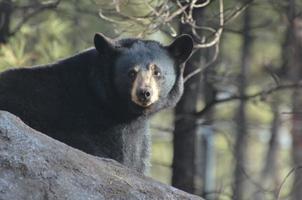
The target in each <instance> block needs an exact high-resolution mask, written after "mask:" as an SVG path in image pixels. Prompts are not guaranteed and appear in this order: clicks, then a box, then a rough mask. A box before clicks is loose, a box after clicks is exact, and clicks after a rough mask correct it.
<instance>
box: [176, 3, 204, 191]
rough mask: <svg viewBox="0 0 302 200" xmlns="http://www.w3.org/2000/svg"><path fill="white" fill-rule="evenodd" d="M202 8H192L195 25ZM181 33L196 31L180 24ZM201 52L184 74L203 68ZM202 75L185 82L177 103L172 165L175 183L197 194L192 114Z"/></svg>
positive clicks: (194, 125) (178, 186) (195, 54)
mask: <svg viewBox="0 0 302 200" xmlns="http://www.w3.org/2000/svg"><path fill="white" fill-rule="evenodd" d="M201 13H202V9H194V10H193V19H194V20H196V24H197V25H199V24H200V23H201V18H202V17H201V16H202V14H201ZM180 33H186V34H191V35H192V36H193V34H192V33H191V29H190V27H189V26H188V25H184V24H181V25H180ZM200 52H201V51H200V50H199V51H197V52H195V53H194V55H192V57H191V58H190V60H189V61H188V62H187V63H186V67H185V72H184V76H186V75H187V74H190V73H191V72H192V71H194V70H195V69H197V68H199V67H200V58H201V53H200ZM200 83H201V77H200V75H196V76H194V77H192V78H191V79H189V80H188V81H187V82H186V84H185V90H184V94H183V96H182V98H181V100H180V102H179V103H178V104H177V106H176V108H175V110H174V113H175V122H174V126H175V130H174V139H173V153H174V156H173V164H172V168H173V169H172V170H173V174H172V185H173V186H174V187H177V188H179V189H182V190H184V191H187V192H190V193H195V192H196V190H195V174H196V165H195V158H196V134H197V130H198V127H197V126H196V118H195V117H194V116H193V115H192V113H195V112H196V105H197V102H198V97H199V91H200Z"/></svg>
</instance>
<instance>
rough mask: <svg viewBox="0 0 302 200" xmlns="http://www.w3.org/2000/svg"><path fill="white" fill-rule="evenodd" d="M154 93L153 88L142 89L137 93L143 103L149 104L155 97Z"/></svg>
mask: <svg viewBox="0 0 302 200" xmlns="http://www.w3.org/2000/svg"><path fill="white" fill-rule="evenodd" d="M152 93H153V92H152V89H151V88H142V89H139V90H138V91H137V94H136V95H137V96H138V99H139V100H140V101H141V102H142V103H148V102H149V101H150V100H151V97H152V95H153V94H152Z"/></svg>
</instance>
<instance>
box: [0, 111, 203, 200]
mask: <svg viewBox="0 0 302 200" xmlns="http://www.w3.org/2000/svg"><path fill="white" fill-rule="evenodd" d="M40 199H43V200H44V199H51V200H53V199H58V200H64V199H70V200H82V199H83V200H94V199H95V200H102V199H142V200H144V199H181V200H185V199H201V198H200V197H197V196H194V195H190V194H187V193H185V192H183V191H180V190H178V189H176V188H173V187H171V186H168V185H165V184H162V183H159V182H157V181H154V180H152V179H151V178H148V177H145V176H143V175H141V174H138V173H136V172H133V171H131V170H130V169H128V168H126V167H123V166H122V165H121V164H119V163H117V162H115V161H113V160H110V159H104V158H98V157H95V156H91V155H88V154H86V153H84V152H82V151H79V150H77V149H74V148H72V147H70V146H67V145H65V144H63V143H61V142H59V141H56V140H54V139H52V138H50V137H48V136H46V135H44V134H41V133H39V132H37V131H35V130H33V129H31V128H30V127H28V126H27V125H25V124H24V123H23V122H22V121H21V120H20V119H19V118H17V117H15V116H14V115H12V114H10V113H8V112H4V111H0V200H40Z"/></svg>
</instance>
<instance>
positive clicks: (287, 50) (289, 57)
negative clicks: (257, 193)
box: [282, 0, 302, 200]
mask: <svg viewBox="0 0 302 200" xmlns="http://www.w3.org/2000/svg"><path fill="white" fill-rule="evenodd" d="M285 13H286V16H287V22H288V26H287V32H286V35H285V42H284V44H283V48H282V51H283V71H285V72H286V73H285V74H286V78H287V79H289V80H291V81H292V82H299V81H301V78H302V57H301V55H302V33H301V28H302V18H301V17H300V16H297V12H296V1H295V0H289V1H288V2H287V6H286V7H285ZM291 133H292V138H293V144H292V160H293V167H294V169H295V170H294V183H293V188H292V190H293V191H292V199H293V200H299V199H301V197H302V190H301V188H302V181H301V180H302V169H301V168H302V91H301V89H299V88H297V89H295V90H294V91H293V93H292V131H291Z"/></svg>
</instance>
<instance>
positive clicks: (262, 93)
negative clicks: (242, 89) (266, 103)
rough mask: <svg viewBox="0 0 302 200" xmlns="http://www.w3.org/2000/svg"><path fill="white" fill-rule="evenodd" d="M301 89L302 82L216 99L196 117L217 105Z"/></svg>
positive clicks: (197, 113) (196, 114)
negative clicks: (280, 91)
mask: <svg viewBox="0 0 302 200" xmlns="http://www.w3.org/2000/svg"><path fill="white" fill-rule="evenodd" d="M299 87H302V82H298V83H289V84H283V85H276V86H274V87H272V88H269V89H266V90H261V91H259V92H256V93H254V94H249V95H244V96H239V95H232V96H230V97H227V98H222V99H215V100H214V101H212V102H210V103H209V104H207V105H205V107H204V108H203V109H202V110H200V111H199V112H196V113H195V114H194V115H195V116H197V117H201V116H203V115H204V114H205V113H206V112H207V111H208V110H210V109H211V108H212V107H214V106H215V105H217V104H221V103H225V102H230V101H234V100H244V101H247V100H250V99H254V98H257V97H265V96H267V95H270V94H272V93H274V92H277V91H279V90H287V89H294V88H299Z"/></svg>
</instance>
